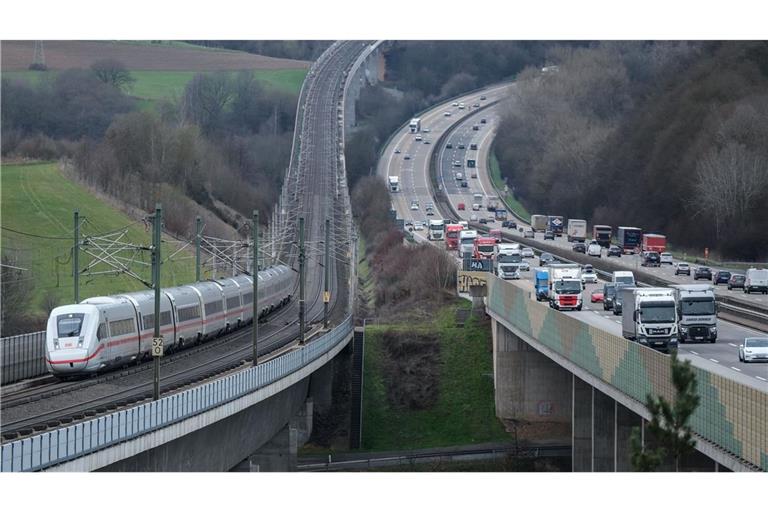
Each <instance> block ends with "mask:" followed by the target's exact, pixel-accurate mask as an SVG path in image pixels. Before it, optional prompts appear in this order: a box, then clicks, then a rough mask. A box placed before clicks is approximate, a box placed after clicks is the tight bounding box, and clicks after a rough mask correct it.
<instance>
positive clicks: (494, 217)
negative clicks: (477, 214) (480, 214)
mask: <svg viewBox="0 0 768 512" xmlns="http://www.w3.org/2000/svg"><path fill="white" fill-rule="evenodd" d="M486 218H487V219H488V222H489V223H490V224H493V223H494V222H496V215H489V216H488V217H486Z"/></svg>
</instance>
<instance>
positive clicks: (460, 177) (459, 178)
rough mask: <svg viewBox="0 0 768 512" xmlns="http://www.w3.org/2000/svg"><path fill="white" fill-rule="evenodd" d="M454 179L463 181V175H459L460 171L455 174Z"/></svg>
mask: <svg viewBox="0 0 768 512" xmlns="http://www.w3.org/2000/svg"><path fill="white" fill-rule="evenodd" d="M456 179H457V180H459V181H461V180H463V179H464V174H463V173H461V172H460V171H459V172H457V173H456Z"/></svg>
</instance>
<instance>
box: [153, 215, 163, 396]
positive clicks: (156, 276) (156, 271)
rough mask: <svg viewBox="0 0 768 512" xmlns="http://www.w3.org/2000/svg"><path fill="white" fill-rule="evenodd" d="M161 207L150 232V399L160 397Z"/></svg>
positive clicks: (161, 352)
mask: <svg viewBox="0 0 768 512" xmlns="http://www.w3.org/2000/svg"><path fill="white" fill-rule="evenodd" d="M162 218H163V209H162V207H161V206H160V203H158V204H157V205H156V206H155V216H154V218H153V222H152V224H153V226H152V227H153V228H154V231H153V232H152V285H153V286H154V288H155V333H154V337H153V338H152V359H154V366H155V369H154V375H155V377H154V387H153V390H152V400H157V399H159V398H160V358H161V357H162V355H163V337H162V336H161V335H160V236H161V233H162Z"/></svg>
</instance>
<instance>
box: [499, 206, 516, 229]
mask: <svg viewBox="0 0 768 512" xmlns="http://www.w3.org/2000/svg"><path fill="white" fill-rule="evenodd" d="M505 213H506V210H505ZM501 227H503V228H509V229H515V228H516V227H517V222H515V221H513V220H504V221H502V222H501Z"/></svg>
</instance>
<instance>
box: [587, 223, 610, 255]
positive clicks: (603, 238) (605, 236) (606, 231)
mask: <svg viewBox="0 0 768 512" xmlns="http://www.w3.org/2000/svg"><path fill="white" fill-rule="evenodd" d="M612 236H613V228H612V227H611V226H607V225H605V224H596V225H594V226H592V239H593V240H597V243H598V244H600V245H601V246H603V247H605V248H606V249H607V248H609V247H610V246H611V237H612Z"/></svg>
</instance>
